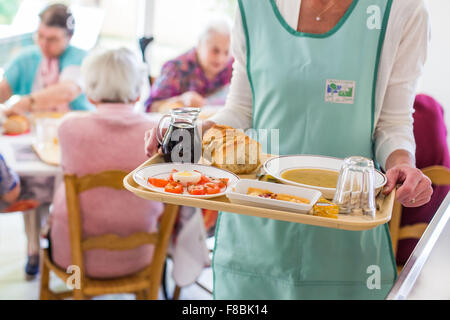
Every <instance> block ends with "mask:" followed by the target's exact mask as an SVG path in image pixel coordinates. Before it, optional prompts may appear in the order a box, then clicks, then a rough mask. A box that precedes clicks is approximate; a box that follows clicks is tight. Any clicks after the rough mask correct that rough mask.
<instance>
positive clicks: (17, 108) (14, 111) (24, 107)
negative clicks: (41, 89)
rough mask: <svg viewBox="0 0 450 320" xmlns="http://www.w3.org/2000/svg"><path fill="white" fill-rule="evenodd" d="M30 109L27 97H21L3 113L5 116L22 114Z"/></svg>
mask: <svg viewBox="0 0 450 320" xmlns="http://www.w3.org/2000/svg"><path fill="white" fill-rule="evenodd" d="M30 109H31V104H30V99H29V98H27V97H23V98H21V99H20V100H19V101H17V102H16V103H15V104H14V105H13V106H12V107H11V108H9V109H6V110H5V111H4V114H5V116H6V117H10V116H13V115H24V114H25V113H27V112H28V111H30Z"/></svg>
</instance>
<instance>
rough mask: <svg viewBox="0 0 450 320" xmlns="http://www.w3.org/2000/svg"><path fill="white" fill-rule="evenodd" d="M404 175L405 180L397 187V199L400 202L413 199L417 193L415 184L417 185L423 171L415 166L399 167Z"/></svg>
mask: <svg viewBox="0 0 450 320" xmlns="http://www.w3.org/2000/svg"><path fill="white" fill-rule="evenodd" d="M401 170H402V172H403V174H404V175H405V180H404V182H403V184H402V186H401V187H400V188H398V189H397V195H396V198H397V201H399V202H400V203H402V204H403V203H408V202H409V201H411V200H412V199H414V198H415V197H416V196H417V195H418V193H417V186H418V185H419V183H420V181H421V179H422V177H423V173H422V172H421V171H420V170H418V169H415V168H404V169H401Z"/></svg>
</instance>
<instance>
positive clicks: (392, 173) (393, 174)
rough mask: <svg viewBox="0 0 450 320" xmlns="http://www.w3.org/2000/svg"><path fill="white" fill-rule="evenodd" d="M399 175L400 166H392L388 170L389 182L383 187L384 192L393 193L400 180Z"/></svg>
mask: <svg viewBox="0 0 450 320" xmlns="http://www.w3.org/2000/svg"><path fill="white" fill-rule="evenodd" d="M399 175H400V169H398V168H392V169H390V170H388V171H387V172H386V177H387V183H386V186H385V187H384V189H383V193H384V194H385V195H387V194H389V193H391V192H392V190H394V188H395V186H396V185H397V181H398V180H399Z"/></svg>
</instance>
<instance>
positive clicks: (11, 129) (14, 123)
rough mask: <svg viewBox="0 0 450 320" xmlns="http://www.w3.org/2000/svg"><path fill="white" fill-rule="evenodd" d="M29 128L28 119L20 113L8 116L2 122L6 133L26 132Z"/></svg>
mask: <svg viewBox="0 0 450 320" xmlns="http://www.w3.org/2000/svg"><path fill="white" fill-rule="evenodd" d="M29 129H30V125H29V122H28V119H27V118H26V117H24V116H20V115H14V116H10V117H8V119H7V120H6V121H5V123H3V130H4V132H5V133H6V134H21V133H25V132H27V131H28V130H29Z"/></svg>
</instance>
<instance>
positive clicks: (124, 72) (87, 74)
mask: <svg viewBox="0 0 450 320" xmlns="http://www.w3.org/2000/svg"><path fill="white" fill-rule="evenodd" d="M82 74H83V77H84V81H85V83H86V95H87V97H88V99H89V101H90V102H91V103H92V104H93V105H95V106H96V111H95V112H90V113H81V114H69V115H67V116H66V117H65V118H64V119H63V120H62V123H61V125H60V127H59V131H58V136H59V141H60V145H61V156H62V168H63V171H64V174H76V175H77V176H84V175H86V174H95V173H100V172H103V171H108V170H122V171H127V172H129V171H131V170H133V169H134V168H136V167H137V166H138V165H140V164H141V163H143V162H144V161H145V160H146V157H145V155H144V154H143V152H142V150H143V148H144V139H142V137H143V136H144V133H145V131H146V130H147V129H148V128H151V127H154V126H155V125H156V123H154V122H152V121H151V120H150V119H149V118H148V117H147V116H146V115H143V114H139V113H136V112H135V111H134V104H135V102H136V101H138V99H139V97H140V94H141V84H142V82H143V80H144V75H145V72H144V68H143V67H142V66H141V65H140V64H139V63H138V61H137V59H136V58H135V56H134V54H133V53H132V52H131V51H129V50H128V49H116V50H109V51H106V52H103V53H100V54H94V55H92V56H90V57H88V58H87V59H86V61H85V62H84V63H83V66H82ZM53 204H54V210H53V212H52V215H51V219H50V237H49V238H50V248H51V251H52V253H51V256H52V259H53V261H54V262H55V263H56V264H57V265H59V266H60V267H62V268H67V267H68V266H69V265H70V264H71V254H70V237H69V224H68V212H67V207H66V196H65V187H64V185H61V186H60V187H59V188H58V190H57V192H56V194H55V197H54V202H53ZM80 206H81V212H82V221H83V236H84V237H94V236H99V235H102V234H117V235H119V236H122V237H125V236H128V235H130V234H132V233H135V232H154V231H156V227H157V221H158V218H159V216H160V215H161V214H162V211H163V204H162V203H159V202H152V201H147V200H144V199H140V198H138V197H136V196H135V195H133V194H132V193H130V192H128V191H126V190H114V189H107V188H96V189H92V190H88V191H85V192H83V193H82V194H81V195H80ZM153 249H154V247H153V245H144V246H141V247H138V248H136V249H133V250H127V251H120V252H119V251H109V250H90V251H88V252H87V253H86V254H85V258H84V261H85V268H86V273H87V275H88V276H90V277H95V278H110V277H119V276H124V275H127V274H131V273H134V272H136V271H139V270H141V269H143V268H144V267H146V266H148V265H149V264H150V262H151V260H152V256H153Z"/></svg>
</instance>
